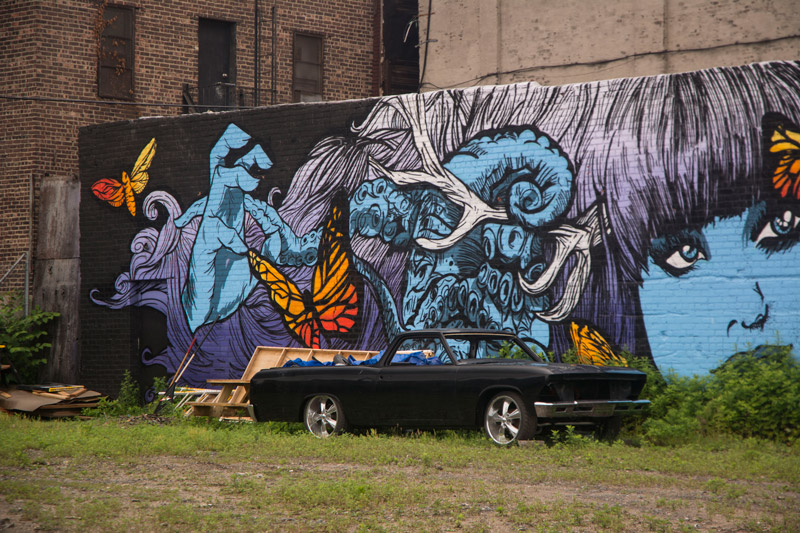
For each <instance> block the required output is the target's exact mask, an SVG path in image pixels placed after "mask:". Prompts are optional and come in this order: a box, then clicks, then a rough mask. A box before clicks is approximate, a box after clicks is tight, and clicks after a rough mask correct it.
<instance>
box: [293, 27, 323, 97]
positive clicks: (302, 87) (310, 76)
mask: <svg viewBox="0 0 800 533" xmlns="http://www.w3.org/2000/svg"><path fill="white" fill-rule="evenodd" d="M292 95H293V99H294V101H295V102H319V101H321V100H322V37H319V36H315V35H306V34H302V33H296V34H295V35H294V74H293V76H292Z"/></svg>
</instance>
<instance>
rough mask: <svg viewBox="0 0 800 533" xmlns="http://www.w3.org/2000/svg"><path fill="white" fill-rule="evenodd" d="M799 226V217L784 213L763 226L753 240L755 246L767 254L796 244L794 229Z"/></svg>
mask: <svg viewBox="0 0 800 533" xmlns="http://www.w3.org/2000/svg"><path fill="white" fill-rule="evenodd" d="M798 224H800V217H796V216H794V213H792V212H791V211H784V212H783V214H782V215H780V216H777V217H774V218H773V219H772V220H770V221H769V222H768V223H766V224H764V226H763V227H762V228H761V231H760V232H759V233H758V236H757V237H756V238H755V243H756V246H758V247H759V248H762V249H764V250H766V251H768V252H772V251H776V250H782V249H785V247H787V246H791V245H793V243H795V242H796V240H797V236H796V235H794V238H793V234H795V233H796V228H797V226H798Z"/></svg>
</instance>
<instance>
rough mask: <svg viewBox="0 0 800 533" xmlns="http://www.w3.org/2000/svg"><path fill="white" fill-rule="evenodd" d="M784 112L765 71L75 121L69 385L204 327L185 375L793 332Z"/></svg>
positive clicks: (791, 196)
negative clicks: (506, 348) (408, 335)
mask: <svg viewBox="0 0 800 533" xmlns="http://www.w3.org/2000/svg"><path fill="white" fill-rule="evenodd" d="M798 104H800V65H799V64H797V63H794V62H792V63H781V62H776V63H763V64H755V65H750V66H744V67H735V68H721V69H712V70H706V71H698V72H691V73H687V74H673V75H664V76H657V77H642V78H632V79H622V80H611V81H604V82H593V83H586V84H579V85H567V86H561V87H538V86H535V85H533V84H529V83H523V84H516V85H506V86H496V87H477V88H473V89H469V90H463V91H460V90H456V91H447V92H435V93H428V94H424V95H406V96H400V97H385V98H381V99H374V100H358V101H350V102H341V103H330V104H312V105H287V106H277V107H273V108H265V109H258V110H252V111H246V112H235V113H221V114H208V115H202V116H184V117H176V118H154V119H143V120H138V121H133V122H120V123H113V124H104V125H97V126H92V127H88V128H84V129H82V130H81V136H80V155H81V158H80V161H81V222H80V224H81V258H82V261H81V309H80V312H81V324H82V329H81V336H80V341H81V351H82V367H81V379H82V381H83V382H85V383H86V384H87V385H90V386H92V387H94V388H97V389H100V390H112V391H113V387H114V386H115V384H116V383H118V380H119V377H120V376H121V374H122V371H123V370H124V369H127V368H130V369H133V370H134V375H136V376H138V377H139V378H141V379H142V380H143V381H147V380H149V379H150V378H152V377H153V376H155V375H159V374H164V373H166V374H172V373H173V372H174V371H175V369H176V367H177V365H178V363H179V362H180V360H181V358H182V357H183V355H184V353H185V351H186V349H187V348H188V346H189V345H190V343H191V340H192V338H193V337H196V338H198V339H203V338H206V336H207V338H206V340H205V341H204V343H203V347H202V350H201V352H200V354H199V355H198V357H197V359H196V360H195V362H194V363H193V365H192V367H191V368H190V369H189V370H188V371H187V372H186V374H185V376H184V377H185V379H186V381H187V382H188V383H191V384H193V385H202V384H203V382H204V380H205V379H208V378H225V377H238V376H239V375H240V374H241V372H242V371H243V369H244V367H245V366H246V364H247V362H248V360H249V357H250V355H251V354H252V353H253V350H254V348H255V347H256V346H258V345H273V346H276V345H277V346H320V347H323V348H339V349H346V348H351V349H379V348H382V347H384V346H385V345H386V343H387V340H388V339H390V338H391V337H392V336H393V335H394V334H396V333H397V332H399V331H402V330H407V329H419V328H426V327H488V328H495V329H506V330H512V331H515V332H517V333H518V334H519V335H521V336H522V337H524V338H526V339H529V340H533V339H536V340H538V341H539V342H541V343H542V344H544V345H546V346H547V349H548V350H549V351H551V352H552V353H553V355H554V356H555V357H559V356H560V355H561V354H563V353H565V352H567V351H570V350H574V351H575V352H576V353H577V355H578V357H579V358H580V360H582V361H586V362H593V363H599V364H605V363H608V362H609V361H610V360H613V361H622V360H627V359H629V358H630V357H632V356H634V355H635V356H640V357H646V358H650V359H652V360H653V361H654V362H655V363H656V364H657V365H658V367H659V368H661V369H662V370H666V369H669V368H674V369H675V370H677V371H678V372H680V373H683V374H692V373H701V374H702V373H705V372H708V371H709V370H711V369H713V368H715V367H716V366H718V365H720V364H722V363H724V361H725V360H726V359H727V358H728V357H730V356H731V355H733V354H734V353H735V352H737V351H739V350H742V349H746V348H747V347H756V346H759V345H762V344H765V343H775V342H780V343H796V342H797V341H798V334H800V326H798V324H800V310H799V309H798V307H797V305H796V302H797V301H798V298H800V271H798V269H797V264H798V259H800V257H799V256H798V254H799V253H800V247H799V246H797V243H798V241H800V233H798V232H799V231H800V171H798V167H800V162H798V160H797V154H798V151H799V150H800V128H799V127H798V123H800V112H799V111H798V110H800V106H799V105H798ZM153 139H155V140H153ZM133 169H138V171H139V172H136V171H134V170H133ZM144 171H146V172H147V179H146V180H144V177H143V176H142V172H144ZM123 172H126V173H128V172H133V176H134V177H133V178H132V179H133V180H134V181H136V182H139V183H140V185H142V184H143V187H140V188H141V190H139V191H133V192H132V194H131V200H132V201H131V204H132V205H133V206H134V209H133V211H131V209H130V205H131V204H128V205H125V204H123V205H116V206H115V205H113V202H110V201H109V199H108V197H107V191H108V188H109V187H111V188H112V189H113V188H116V189H119V188H121V187H123V185H122V182H121V181H119V180H120V176H121V175H122V173H123ZM110 178H113V179H114V180H116V181H109V179H110Z"/></svg>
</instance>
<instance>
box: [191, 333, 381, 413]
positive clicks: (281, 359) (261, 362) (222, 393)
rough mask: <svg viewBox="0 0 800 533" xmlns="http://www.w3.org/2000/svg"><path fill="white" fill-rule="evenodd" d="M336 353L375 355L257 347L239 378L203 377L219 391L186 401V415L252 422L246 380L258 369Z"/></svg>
mask: <svg viewBox="0 0 800 533" xmlns="http://www.w3.org/2000/svg"><path fill="white" fill-rule="evenodd" d="M337 354H341V355H342V356H343V357H345V358H347V357H348V356H351V355H352V356H353V358H354V359H356V360H359V361H364V360H366V359H369V358H370V357H373V356H375V355H377V354H378V352H376V351H367V350H322V349H314V348H285V347H278V346H258V347H257V348H256V349H255V351H254V352H253V356H252V357H251V358H250V362H249V363H248V364H247V368H245V370H244V373H243V374H242V377H241V378H240V379H209V380H206V382H207V383H208V385H209V386H210V387H220V390H219V392H217V393H206V394H203V395H202V396H200V398H198V399H197V401H192V402H187V404H186V405H188V406H189V410H188V411H187V412H186V415H187V416H207V417H212V418H219V419H220V420H238V421H248V420H249V421H253V420H255V416H254V414H253V406H252V405H251V404H250V380H251V379H252V378H253V376H255V375H256V374H257V373H258V372H259V371H260V370H263V369H265V368H277V367H280V366H283V365H284V364H285V363H286V362H287V361H290V360H293V359H302V360H303V361H310V360H311V359H312V358H314V359H316V360H317V361H320V362H321V363H327V362H331V361H333V358H334V356H336V355H337Z"/></svg>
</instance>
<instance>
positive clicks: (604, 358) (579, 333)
mask: <svg viewBox="0 0 800 533" xmlns="http://www.w3.org/2000/svg"><path fill="white" fill-rule="evenodd" d="M569 336H570V337H571V338H572V342H573V344H575V350H576V351H577V352H578V363H580V364H582V365H598V366H609V365H610V366H628V361H627V360H626V359H625V358H624V357H621V356H619V355H617V354H615V353H614V350H612V349H611V345H610V344H609V343H608V341H607V340H606V339H605V337H603V336H602V335H601V334H600V333H599V332H598V331H597V330H596V329H594V328H593V327H591V326H589V325H587V324H578V323H577V322H571V323H570V331H569Z"/></svg>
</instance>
